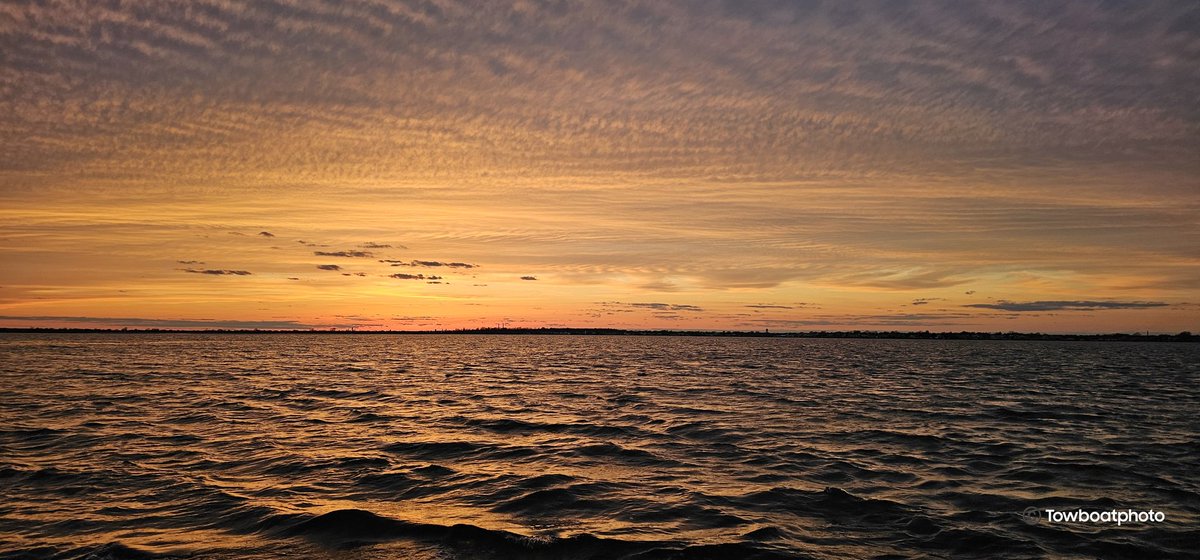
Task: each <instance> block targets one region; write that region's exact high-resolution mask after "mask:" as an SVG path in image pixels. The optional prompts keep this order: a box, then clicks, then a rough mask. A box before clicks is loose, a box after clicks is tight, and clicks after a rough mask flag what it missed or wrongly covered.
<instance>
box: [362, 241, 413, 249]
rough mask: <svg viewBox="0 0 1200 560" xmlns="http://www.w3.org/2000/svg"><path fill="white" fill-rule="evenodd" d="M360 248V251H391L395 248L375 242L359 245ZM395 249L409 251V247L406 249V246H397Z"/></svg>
mask: <svg viewBox="0 0 1200 560" xmlns="http://www.w3.org/2000/svg"><path fill="white" fill-rule="evenodd" d="M358 248H359V249H391V248H393V247H392V246H391V245H388V244H386V243H375V242H373V241H368V242H366V243H359V244H358ZM395 248H397V249H407V248H408V247H405V246H403V245H396V246H395Z"/></svg>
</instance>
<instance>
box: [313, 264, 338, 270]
mask: <svg viewBox="0 0 1200 560" xmlns="http://www.w3.org/2000/svg"><path fill="white" fill-rule="evenodd" d="M317 268H319V269H321V270H341V269H342V267H340V266H338V265H336V264H319V265H317Z"/></svg>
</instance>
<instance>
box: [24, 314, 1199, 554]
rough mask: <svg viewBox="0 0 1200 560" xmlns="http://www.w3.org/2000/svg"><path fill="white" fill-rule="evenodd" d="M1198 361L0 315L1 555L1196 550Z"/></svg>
mask: <svg viewBox="0 0 1200 560" xmlns="http://www.w3.org/2000/svg"><path fill="white" fill-rule="evenodd" d="M1197 381H1200V345H1194V344H1175V343H1163V344H1151V343H1089V342H1006V341H933V340H928V341H923V340H904V341H886V340H806V339H766V338H687V337H679V338H675V337H671V338H667V337H599V336H592V337H588V336H580V337H575V336H463V335H449V336H424V335H420V336H418V335H413V336H393V335H302V334H298V335H204V334H194V335H193V334H187V335H184V334H163V335H149V334H138V335H116V334H114V335H16V334H11V335H0V420H3V422H2V424H0V489H2V491H0V555H2V556H4V557H17V558H21V557H29V558H60V557H61V558H74V557H86V558H148V557H160V556H166V557H170V556H174V555H178V556H191V557H201V558H279V557H284V558H287V557H295V558H312V557H329V558H347V559H351V558H352V559H370V558H419V559H421V558H423V559H434V558H437V559H448V558H869V557H888V558H906V557H925V558H942V557H946V558H949V557H955V558H957V557H988V558H995V557H1000V558H1004V557H1012V558H1029V557H1038V556H1052V557H1079V558H1090V557H1104V558H1118V557H1155V558H1163V557H1172V556H1178V557H1184V556H1188V555H1189V554H1191V553H1192V552H1193V551H1194V548H1195V545H1196V544H1197V543H1200V530H1198V529H1200V525H1198V523H1197V522H1198V521H1200V474H1198V473H1200V447H1197V445H1196V443H1197V442H1196V440H1197V434H1198V432H1200V429H1198V428H1200V419H1198V417H1197V414H1196V413H1197V411H1198V410H1200V386H1198V383H1197ZM1026 508H1053V509H1062V510H1067V509H1076V508H1083V509H1085V510H1111V509H1114V508H1116V509H1130V508H1131V509H1135V510H1149V509H1154V510H1158V511H1162V512H1164V515H1165V521H1163V522H1161V523H1133V524H1124V525H1122V526H1121V527H1117V526H1116V525H1115V524H1112V523H1095V524H1092V523H1085V524H1079V523H1075V524H1069V523H1051V522H1050V521H1048V520H1046V519H1039V518H1036V517H1023V516H1021V515H1019V513H1020V512H1022V511H1024V510H1025V509H1026Z"/></svg>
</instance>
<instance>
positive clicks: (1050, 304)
mask: <svg viewBox="0 0 1200 560" xmlns="http://www.w3.org/2000/svg"><path fill="white" fill-rule="evenodd" d="M1168 305H1170V304H1168V303H1164V302H1160V301H1088V300H1076V301H1026V302H1015V301H1005V300H1001V301H999V302H997V303H972V304H967V305H964V306H963V307H974V308H977V309H999V310H1001V311H1014V312H1026V311H1099V310H1104V309H1146V308H1151V307H1167V306H1168Z"/></svg>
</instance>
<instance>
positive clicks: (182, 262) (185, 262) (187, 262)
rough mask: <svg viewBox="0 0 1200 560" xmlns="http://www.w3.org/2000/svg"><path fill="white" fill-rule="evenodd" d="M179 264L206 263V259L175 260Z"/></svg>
mask: <svg viewBox="0 0 1200 560" xmlns="http://www.w3.org/2000/svg"><path fill="white" fill-rule="evenodd" d="M175 262H177V263H179V264H204V261H175Z"/></svg>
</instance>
